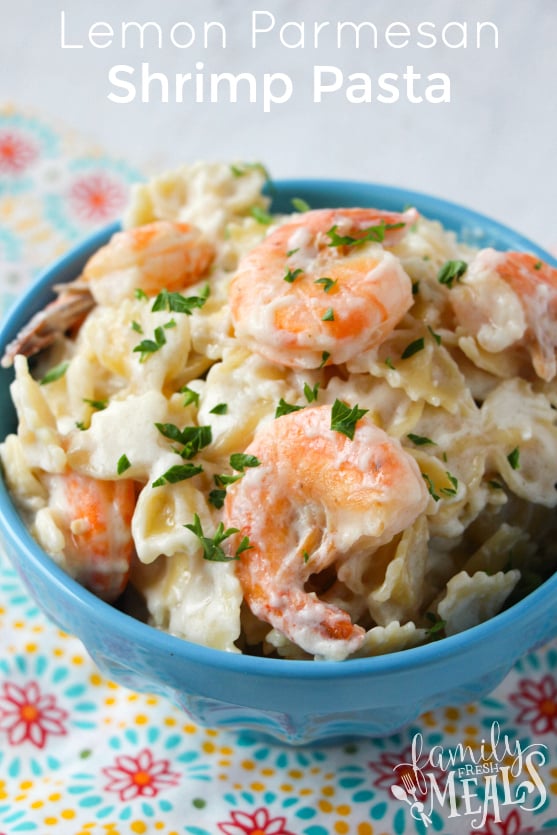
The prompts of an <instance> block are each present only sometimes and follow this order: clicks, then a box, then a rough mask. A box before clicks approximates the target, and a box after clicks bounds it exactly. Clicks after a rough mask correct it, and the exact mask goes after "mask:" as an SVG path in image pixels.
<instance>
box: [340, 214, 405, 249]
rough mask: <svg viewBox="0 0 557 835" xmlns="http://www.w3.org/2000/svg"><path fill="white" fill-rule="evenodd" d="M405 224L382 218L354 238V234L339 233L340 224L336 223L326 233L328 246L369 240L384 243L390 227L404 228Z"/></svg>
mask: <svg viewBox="0 0 557 835" xmlns="http://www.w3.org/2000/svg"><path fill="white" fill-rule="evenodd" d="M403 226H406V224H405V223H385V221H383V220H382V221H381V222H380V223H378V224H376V225H375V226H368V227H367V228H366V229H362V230H361V232H362V235H361V237H359V238H354V237H352V235H339V234H338V232H337V229H338V225H337V224H335V225H334V226H331V228H330V229H329V231H328V232H327V233H326V234H327V236H328V237H329V239H330V242H329V244H328V246H361V245H362V244H366V243H368V242H369V241H374V242H375V243H382V242H383V241H384V240H385V232H386V231H387V230H388V229H402V227H403Z"/></svg>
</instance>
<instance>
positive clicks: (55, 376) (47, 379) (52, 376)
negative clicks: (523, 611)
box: [40, 362, 70, 386]
mask: <svg viewBox="0 0 557 835" xmlns="http://www.w3.org/2000/svg"><path fill="white" fill-rule="evenodd" d="M69 365H70V363H69V362H61V363H60V364H59V365H55V366H53V367H52V368H51V369H50V371H47V372H46V374H45V375H44V377H43V378H42V380H41V381H40V384H41V386H46V385H48V383H54V382H56V380H60V379H61V378H62V377H63V376H64V374H65V373H66V371H67V370H68V367H69Z"/></svg>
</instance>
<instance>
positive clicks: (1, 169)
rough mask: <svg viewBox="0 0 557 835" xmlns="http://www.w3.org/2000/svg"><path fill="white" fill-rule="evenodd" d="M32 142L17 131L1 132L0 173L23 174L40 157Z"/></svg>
mask: <svg viewBox="0 0 557 835" xmlns="http://www.w3.org/2000/svg"><path fill="white" fill-rule="evenodd" d="M38 155H39V151H38V149H37V147H36V146H35V145H33V143H32V142H30V141H29V140H28V139H27V138H26V137H24V136H23V135H22V134H19V133H17V132H16V131H11V130H6V131H1V132H0V173H6V174H21V172H22V171H24V170H25V169H26V168H28V167H29V166H30V165H31V163H33V162H34V161H35V159H36V158H37V157H38Z"/></svg>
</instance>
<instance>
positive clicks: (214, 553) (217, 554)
mask: <svg viewBox="0 0 557 835" xmlns="http://www.w3.org/2000/svg"><path fill="white" fill-rule="evenodd" d="M184 527H185V528H187V529H188V530H189V531H191V532H192V533H193V534H195V536H196V537H197V538H198V539H199V541H200V542H201V546H202V548H203V559H205V560H210V561H211V562H230V561H231V560H237V559H238V558H239V557H240V554H242V553H243V552H244V551H248V550H249V549H250V548H253V545H250V542H249V539H248V537H247V536H244V537H243V538H242V541H241V542H240V544H239V546H238V547H237V548H236V551H235V552H234V556H232V557H229V556H228V555H227V554H225V552H224V550H223V549H222V548H221V543H222V542H224V540H225V539H228V537H229V536H232V535H233V534H235V533H238V528H227V529H226V530H225V529H224V525H223V523H222V522H220V523H219V526H218V528H217V530H216V531H215V533H214V535H213V537H212V539H211V538H209V537H208V536H205V534H204V533H203V528H202V526H201V520H200V518H199V516H198V515H197V513H195V514H194V517H193V524H190V525H184Z"/></svg>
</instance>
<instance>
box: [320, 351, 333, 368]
mask: <svg viewBox="0 0 557 835" xmlns="http://www.w3.org/2000/svg"><path fill="white" fill-rule="evenodd" d="M330 356H331V355H330V353H329V351H323V353H322V354H321V364H320V366H319V368H323V366H324V365H327V360H328V359H329V357H330Z"/></svg>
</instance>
